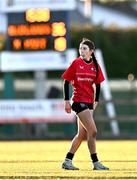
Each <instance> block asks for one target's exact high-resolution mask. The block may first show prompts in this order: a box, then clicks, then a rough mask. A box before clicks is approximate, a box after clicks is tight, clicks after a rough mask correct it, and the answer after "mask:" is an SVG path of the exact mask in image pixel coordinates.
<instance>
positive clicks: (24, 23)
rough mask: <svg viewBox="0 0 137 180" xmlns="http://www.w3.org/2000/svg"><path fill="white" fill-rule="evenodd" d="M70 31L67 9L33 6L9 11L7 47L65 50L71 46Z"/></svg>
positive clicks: (30, 49) (8, 48)
mask: <svg viewBox="0 0 137 180" xmlns="http://www.w3.org/2000/svg"><path fill="white" fill-rule="evenodd" d="M69 31H70V30H69V22H68V14H67V11H53V10H52V11H51V10H49V9H46V8H31V9H28V10H26V11H25V12H9V13H8V27H7V45H6V49H7V50H8V51H17V52H19V51H42V50H54V51H59V52H63V51H65V50H66V49H67V48H68V46H69V43H68V41H69Z"/></svg>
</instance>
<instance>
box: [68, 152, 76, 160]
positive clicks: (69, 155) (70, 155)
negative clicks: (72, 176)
mask: <svg viewBox="0 0 137 180" xmlns="http://www.w3.org/2000/svg"><path fill="white" fill-rule="evenodd" d="M73 157H74V154H72V153H70V152H68V153H67V155H66V159H70V160H72V159H73Z"/></svg>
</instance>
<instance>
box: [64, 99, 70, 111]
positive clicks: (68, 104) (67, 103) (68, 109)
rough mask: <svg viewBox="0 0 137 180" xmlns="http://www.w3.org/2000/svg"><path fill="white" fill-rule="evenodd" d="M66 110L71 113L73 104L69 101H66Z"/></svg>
mask: <svg viewBox="0 0 137 180" xmlns="http://www.w3.org/2000/svg"><path fill="white" fill-rule="evenodd" d="M65 111H66V112H67V113H71V104H70V102H69V101H65Z"/></svg>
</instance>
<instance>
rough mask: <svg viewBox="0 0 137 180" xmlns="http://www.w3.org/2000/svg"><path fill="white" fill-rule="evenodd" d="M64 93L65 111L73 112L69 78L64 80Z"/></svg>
mask: <svg viewBox="0 0 137 180" xmlns="http://www.w3.org/2000/svg"><path fill="white" fill-rule="evenodd" d="M63 94H64V105H65V111H66V112H67V113H71V104H70V101H69V81H67V80H64V86H63Z"/></svg>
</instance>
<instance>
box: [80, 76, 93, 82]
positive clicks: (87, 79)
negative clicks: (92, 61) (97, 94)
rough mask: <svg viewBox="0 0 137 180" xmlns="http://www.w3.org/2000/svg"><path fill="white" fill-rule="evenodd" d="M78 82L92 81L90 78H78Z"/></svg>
mask: <svg viewBox="0 0 137 180" xmlns="http://www.w3.org/2000/svg"><path fill="white" fill-rule="evenodd" d="M78 81H93V79H91V78H81V77H78Z"/></svg>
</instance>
